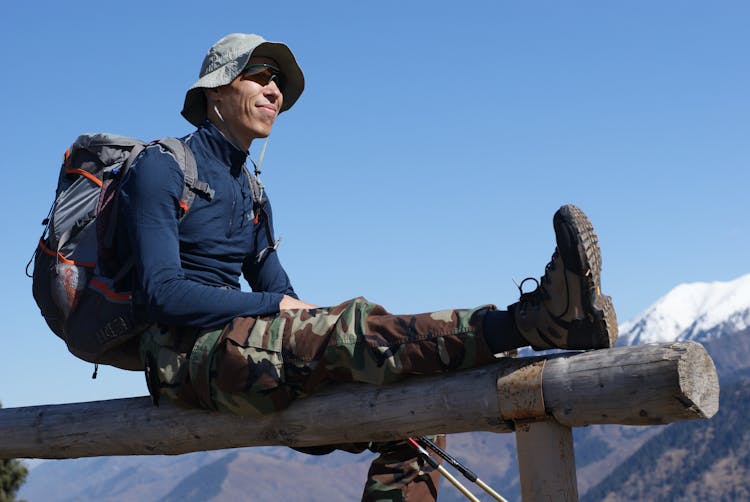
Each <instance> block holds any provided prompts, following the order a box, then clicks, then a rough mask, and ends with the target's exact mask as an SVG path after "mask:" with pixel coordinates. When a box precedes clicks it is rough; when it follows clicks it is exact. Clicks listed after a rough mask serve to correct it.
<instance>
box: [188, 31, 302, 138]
mask: <svg viewBox="0 0 750 502" xmlns="http://www.w3.org/2000/svg"><path fill="white" fill-rule="evenodd" d="M251 56H263V57H267V58H271V59H273V60H274V61H276V63H277V64H278V65H279V70H281V73H283V74H284V77H285V78H286V86H285V88H284V101H283V105H282V106H281V112H284V111H286V110H288V109H290V108H291V107H292V105H294V103H295V102H296V101H297V99H299V97H300V95H301V94H302V91H303V90H304V88H305V76H304V75H303V74H302V70H301V69H300V67H299V65H298V64H297V60H296V59H295V58H294V54H292V51H291V50H290V49H289V47H287V46H286V45H284V44H282V43H280V42H269V41H267V40H265V39H264V38H263V37H261V36H258V35H252V34H245V33H232V34H231V35H227V36H225V37H224V38H222V39H221V40H219V41H218V42H216V43H215V44H214V45H213V46H212V47H211V48H210V49H209V50H208V53H207V54H206V57H205V58H204V59H203V64H202V65H201V71H200V75H199V78H198V81H197V82H195V83H194V84H193V85H192V86H191V87H190V89H188V91H187V93H186V94H185V104H184V105H183V107H182V116H183V117H185V118H186V119H187V120H188V122H190V123H191V124H193V125H194V126H199V125H200V124H201V122H203V121H204V120H205V119H206V95H205V93H204V89H213V88H215V87H221V86H222V85H227V84H229V83H231V82H232V80H234V79H235V78H237V76H238V75H239V74H240V72H242V70H243V69H244V68H245V66H246V65H247V62H248V60H249V59H250V57H251Z"/></svg>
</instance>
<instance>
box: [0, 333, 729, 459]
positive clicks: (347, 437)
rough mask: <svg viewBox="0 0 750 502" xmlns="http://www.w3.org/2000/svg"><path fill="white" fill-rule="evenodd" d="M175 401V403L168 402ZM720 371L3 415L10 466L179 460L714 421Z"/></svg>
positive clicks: (470, 376) (537, 370) (441, 379)
mask: <svg viewBox="0 0 750 502" xmlns="http://www.w3.org/2000/svg"><path fill="white" fill-rule="evenodd" d="M164 401H166V400H164ZM718 403H719V387H718V378H717V375H716V370H715V368H714V367H713V362H712V361H711V358H710V357H709V355H708V353H707V352H706V351H705V349H704V348H703V347H702V346H701V345H700V344H698V343H695V342H679V343H671V344H654V345H641V346H636V347H622V348H616V349H608V350H597V351H591V352H585V353H566V354H561V355H555V356H551V357H548V358H540V357H537V358H521V359H498V361H497V363H495V364H493V365H489V366H485V367H482V368H476V369H472V370H468V371H461V372H452V373H446V374H443V375H437V376H432V377H426V378H411V379H408V380H405V381H403V382H401V383H398V384H395V385H389V386H382V387H375V386H369V385H363V384H348V385H341V386H334V387H331V388H330V389H328V390H327V391H325V392H321V393H319V394H316V395H314V396H311V397H309V398H306V399H301V400H299V401H298V402H296V403H294V404H293V405H292V406H290V407H289V408H288V409H287V410H284V411H282V412H279V413H273V414H269V415H263V416H257V417H238V416H232V415H228V414H220V413H211V412H207V411H203V410H185V409H180V408H177V407H176V406H174V405H172V404H170V403H169V402H165V403H163V404H162V405H161V406H160V407H159V408H155V407H153V406H152V405H151V404H150V400H149V399H148V398H145V397H144V398H131V399H118V400H113V401H98V402H93V403H78V404H64V405H53V406H32V407H26V408H5V409H2V410H0V458H23V457H25V458H78V457H89V456H102V455H164V454H166V455H172V454H180V453H187V452H191V451H203V450H218V449H224V448H236V447H242V446H264V445H283V446H313V445H320V444H336V443H351V442H368V441H389V440H397V439H403V438H405V437H407V436H422V435H429V434H436V433H456V432H468V431H493V432H512V431H513V430H514V427H515V426H514V422H515V423H518V422H523V421H528V420H539V419H545V418H548V417H550V416H552V417H554V418H555V420H556V421H557V422H559V423H560V424H562V425H564V426H566V427H577V426H581V425H587V424H603V423H619V424H626V425H652V424H663V423H669V422H675V421H678V420H690V419H697V418H709V417H711V416H713V415H714V414H715V413H716V411H717V410H718Z"/></svg>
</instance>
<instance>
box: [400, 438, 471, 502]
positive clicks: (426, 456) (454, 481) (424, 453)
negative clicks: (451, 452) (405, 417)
mask: <svg viewBox="0 0 750 502" xmlns="http://www.w3.org/2000/svg"><path fill="white" fill-rule="evenodd" d="M406 440H407V441H409V443H410V444H411V445H412V446H413V447H414V448H416V449H417V451H418V452H419V454H420V455H421V456H422V458H424V459H425V461H426V462H427V463H428V464H430V467H432V468H433V469H437V471H438V472H439V473H440V474H442V475H443V476H445V479H447V480H448V481H450V482H451V484H453V486H455V487H456V488H458V491H460V492H461V493H463V494H464V496H466V498H467V499H469V500H471V502H480V500H479V499H478V498H476V497H475V496H474V495H473V494H472V493H471V492H470V491H469V490H467V489H466V487H465V486H464V485H462V484H461V482H460V481H459V480H457V479H456V478H455V477H454V476H453V475H452V474H451V473H450V472H448V471H447V470H446V469H445V467H443V466H442V465H440V464H438V462H437V460H435V459H434V458H432V457H431V456H430V454H429V453H427V450H425V449H424V448H422V447H421V446H420V445H419V444H418V443H417V442H416V441H414V439H412V438H406Z"/></svg>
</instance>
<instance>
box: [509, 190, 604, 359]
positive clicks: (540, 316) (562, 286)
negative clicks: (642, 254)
mask: <svg viewBox="0 0 750 502" xmlns="http://www.w3.org/2000/svg"><path fill="white" fill-rule="evenodd" d="M552 221H553V225H554V228H555V236H556V238H557V248H555V252H554V253H553V254H552V259H551V260H550V262H549V263H548V264H547V267H546V268H545V270H544V276H542V278H541V281H537V280H536V279H534V278H528V279H524V280H523V282H522V283H521V285H520V286H519V290H521V299H520V300H519V302H518V303H514V304H513V305H510V306H509V307H508V310H510V311H511V312H513V314H514V317H515V321H516V326H517V328H518V330H519V331H520V332H521V335H523V337H524V338H525V339H526V340H527V341H528V342H529V344H530V345H531V346H532V347H533V348H534V349H536V350H544V349H552V348H558V349H578V350H582V349H604V348H608V347H612V346H613V345H614V344H615V340H617V318H616V316H615V309H614V307H613V306H612V299H611V298H610V297H609V296H603V295H602V294H601V287H600V283H599V279H600V275H601V265H602V260H601V256H600V254H599V244H598V239H597V237H596V234H595V233H594V228H593V226H592V225H591V222H590V221H589V219H588V218H587V217H586V215H585V214H583V211H581V210H580V209H578V208H577V207H576V206H573V205H566V206H563V207H561V208H560V209H558V210H557V212H556V213H555V216H554V218H553V220H552ZM526 281H534V282H536V285H537V287H536V289H535V290H534V291H531V292H528V293H524V292H523V284H524V283H525V282H526Z"/></svg>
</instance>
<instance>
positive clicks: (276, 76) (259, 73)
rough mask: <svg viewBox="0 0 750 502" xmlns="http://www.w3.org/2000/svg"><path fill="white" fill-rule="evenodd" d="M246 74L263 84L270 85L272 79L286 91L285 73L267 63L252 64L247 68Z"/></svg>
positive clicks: (280, 88)
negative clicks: (266, 64)
mask: <svg viewBox="0 0 750 502" xmlns="http://www.w3.org/2000/svg"><path fill="white" fill-rule="evenodd" d="M245 75H247V76H248V77H250V78H252V79H253V80H254V81H256V82H258V83H259V84H260V85H262V86H266V85H268V84H269V83H270V82H271V80H273V81H274V82H276V87H278V88H279V90H280V91H281V92H282V93H283V92H284V83H285V82H284V75H282V74H281V72H280V71H279V70H278V69H276V68H274V67H269V66H265V65H262V66H261V65H251V66H248V67H247V68H245Z"/></svg>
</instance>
